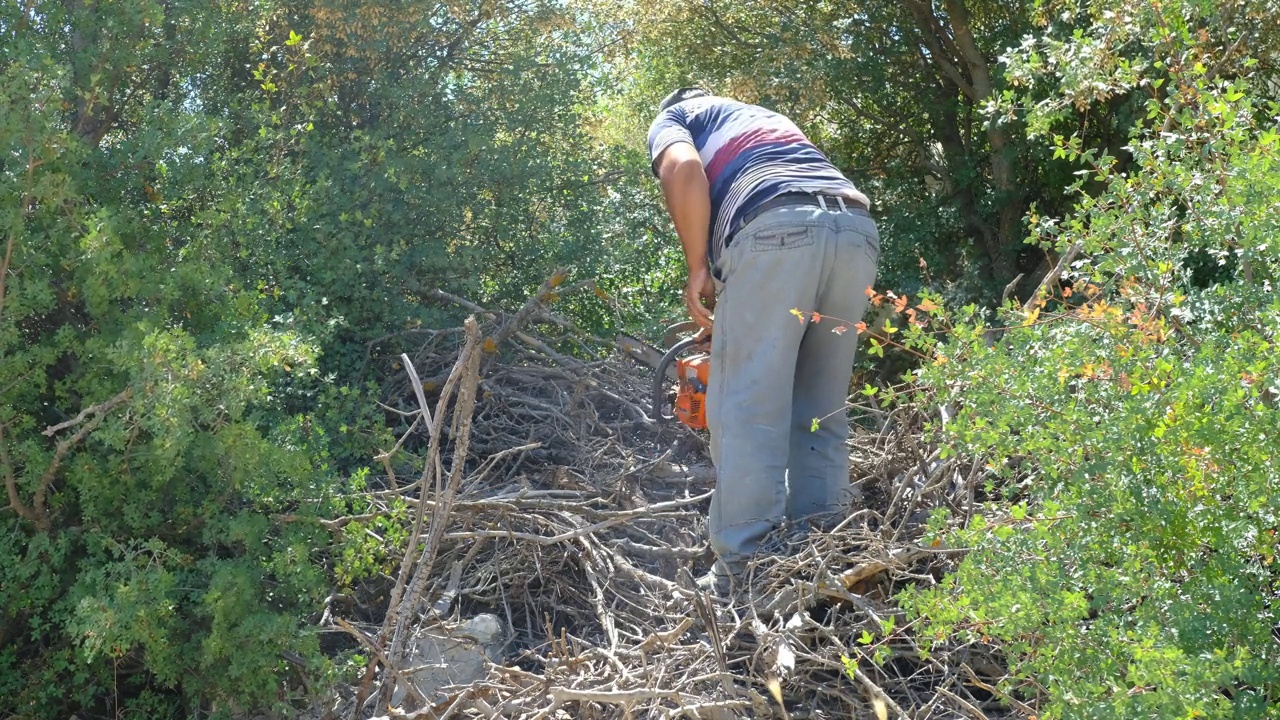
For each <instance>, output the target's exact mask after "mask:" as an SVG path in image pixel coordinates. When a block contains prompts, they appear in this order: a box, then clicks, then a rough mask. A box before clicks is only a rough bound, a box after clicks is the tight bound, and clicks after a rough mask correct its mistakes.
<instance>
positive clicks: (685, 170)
mask: <svg viewBox="0 0 1280 720" xmlns="http://www.w3.org/2000/svg"><path fill="white" fill-rule="evenodd" d="M656 164H657V171H658V180H659V181H660V182H661V184H662V195H663V197H664V198H666V201H667V212H669V213H670V214H671V221H672V222H673V223H674V224H675V226H676V235H678V236H679V237H680V245H681V247H683V248H684V259H685V263H686V264H687V265H688V266H689V281H688V282H687V283H686V284H685V289H684V301H685V305H686V306H688V308H689V316H690V317H692V318H693V321H694V322H696V323H698V326H699V327H701V328H703V329H705V330H709V329H711V310H712V309H714V308H715V302H716V292H715V284H714V283H713V282H712V281H711V267H710V266H709V265H708V264H707V233H708V232H710V225H711V186H710V184H709V183H708V182H707V174H706V171H705V170H703V168H702V159H701V158H700V157H698V150H697V148H695V147H694V146H693V145H691V144H690V143H687V142H677V143H673V144H672V145H670V146H669V147H667V149H666V150H664V151H663V152H662V155H661V156H660V157H659V158H658V160H657V163H656ZM704 303H705V304H704Z"/></svg>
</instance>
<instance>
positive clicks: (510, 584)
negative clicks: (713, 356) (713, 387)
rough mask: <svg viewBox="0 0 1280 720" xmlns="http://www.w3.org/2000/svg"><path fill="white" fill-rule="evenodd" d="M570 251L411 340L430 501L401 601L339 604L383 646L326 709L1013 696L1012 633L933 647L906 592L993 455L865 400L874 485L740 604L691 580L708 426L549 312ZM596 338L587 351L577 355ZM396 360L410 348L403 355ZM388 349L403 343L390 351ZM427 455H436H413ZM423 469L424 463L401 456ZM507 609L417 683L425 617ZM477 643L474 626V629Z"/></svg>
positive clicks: (934, 562)
mask: <svg viewBox="0 0 1280 720" xmlns="http://www.w3.org/2000/svg"><path fill="white" fill-rule="evenodd" d="M561 277H562V276H561V275H560V274H557V276H555V277H553V278H552V280H550V281H548V283H547V284H546V285H544V287H543V288H542V290H541V291H540V292H539V293H538V294H537V295H535V296H534V297H532V298H530V300H529V302H528V303H527V304H526V305H525V307H524V308H522V309H521V310H520V311H518V312H517V313H515V314H500V313H495V312H490V311H488V310H486V309H484V308H481V307H478V306H476V305H474V304H473V303H470V302H468V301H466V300H464V299H462V298H456V297H453V296H449V295H446V294H445V293H440V292H437V293H433V294H432V296H433V297H434V298H435V299H436V300H438V301H441V302H446V303H451V304H453V305H456V306H460V307H461V308H462V309H463V310H465V311H467V312H469V313H471V317H470V318H468V320H467V321H466V323H465V324H464V325H463V326H462V327H460V328H457V329H456V330H451V331H443V332H432V333H430V335H429V338H428V340H427V342H426V343H425V344H424V345H422V346H421V347H420V348H419V349H418V350H417V351H416V352H415V353H413V354H412V355H408V354H406V355H403V356H400V357H399V358H398V359H397V360H396V369H397V372H398V374H399V375H401V376H402V377H403V378H404V379H403V381H402V382H399V383H389V384H388V386H389V387H391V392H390V396H391V398H390V399H389V400H388V407H389V408H390V409H392V410H393V411H394V413H396V414H397V415H398V416H400V417H402V418H403V420H404V423H403V424H404V426H405V428H406V429H405V431H404V432H403V437H402V439H401V441H400V443H399V444H398V445H397V446H396V447H395V448H394V449H392V450H390V451H388V452H387V453H386V454H385V455H384V456H383V457H382V458H381V460H382V464H383V467H384V469H385V471H386V476H385V482H386V487H385V489H383V490H382V491H380V492H378V493H376V494H375V495H376V498H377V502H379V503H381V504H382V505H383V506H384V507H387V508H389V507H390V506H391V504H392V502H393V501H403V502H404V503H406V504H407V505H408V506H409V507H410V508H411V510H413V511H414V512H415V513H416V515H415V516H414V517H413V523H414V525H413V527H412V528H411V529H410V530H411V535H410V536H409V542H408V548H407V550H406V552H405V554H404V561H403V563H402V565H401V568H400V572H399V575H398V577H395V578H390V579H389V581H388V584H390V583H391V582H394V587H393V588H392V589H391V591H390V593H389V595H388V594H387V593H385V592H384V593H383V595H382V600H383V604H382V605H381V607H383V608H385V615H384V616H382V617H362V616H358V615H357V614H355V613H352V614H350V616H349V617H342V616H341V615H342V614H343V613H341V612H338V611H334V612H332V613H326V616H325V620H324V623H325V624H326V626H327V627H328V628H330V629H341V630H343V631H344V632H346V633H347V634H349V635H350V637H351V638H354V639H355V640H357V641H358V642H359V643H360V644H361V645H362V646H363V652H365V654H366V656H367V657H369V658H370V664H369V667H368V672H367V673H366V675H365V677H364V682H363V683H361V684H360V685H359V686H357V687H352V688H350V689H349V691H348V692H346V693H344V695H343V697H342V698H341V699H340V701H338V702H337V703H336V704H335V705H334V706H333V707H331V708H328V709H327V710H326V711H325V713H324V714H325V715H327V716H329V717H335V718H336V717H341V718H352V719H353V720H355V719H358V718H369V717H390V718H418V719H421V720H428V719H435V720H443V719H445V718H455V719H458V718H521V719H523V720H544V719H551V718H576V719H583V720H587V719H592V718H598V719H602V720H603V719H605V718H610V719H612V718H635V719H636V720H641V719H648V718H654V719H658V718H662V719H675V718H705V719H717V720H718V719H721V718H723V719H729V718H770V717H778V718H788V717H789V718H795V719H797V720H799V719H800V718H815V719H816V718H850V717H876V716H879V717H892V718H915V719H919V720H924V719H927V718H954V717H969V718H995V717H1010V716H1019V715H1021V714H1023V713H1024V712H1025V711H1026V710H1027V709H1026V708H1022V709H1021V710H1022V712H1019V708H1018V703H1017V701H1016V700H1012V699H1009V698H1006V697H1004V696H1002V695H1000V693H999V691H998V690H997V689H996V684H997V682H998V681H999V680H1000V678H1001V677H1002V675H1003V674H1004V670H1003V669H1002V667H1001V664H1000V658H999V654H998V652H997V650H996V649H994V648H991V647H987V646H983V645H980V644H960V643H956V644H954V645H951V646H947V647H945V648H943V649H941V650H939V649H934V650H933V652H932V653H925V652H922V651H921V648H920V647H919V646H918V645H917V642H916V640H915V639H914V638H913V633H912V632H911V628H910V627H909V626H908V624H907V623H906V620H905V618H904V617H903V615H902V613H901V612H900V611H899V610H898V609H897V608H896V607H895V603H894V597H895V595H896V593H897V592H898V591H899V590H900V589H901V588H902V587H904V585H905V584H909V583H917V584H926V585H927V584H932V583H935V582H937V581H938V579H940V578H941V577H942V574H943V573H944V572H945V571H946V570H947V569H948V568H950V567H952V566H953V563H954V562H955V561H956V560H957V558H958V555H957V553H955V552H952V551H948V550H946V549H945V548H939V547H928V546H925V547H921V546H920V544H921V537H922V535H923V533H924V523H925V520H926V518H927V516H928V514H929V512H930V511H931V510H932V509H933V508H936V507H944V506H945V507H948V508H950V511H951V517H953V518H957V519H958V520H957V521H959V519H964V518H967V517H968V516H970V515H971V514H972V513H973V512H974V505H975V494H977V495H978V496H979V497H980V495H981V488H980V487H979V486H980V484H981V482H982V472H983V469H982V467H981V464H979V463H975V462H970V461H961V460H957V459H955V458H952V459H949V460H940V459H939V453H938V451H937V449H936V448H934V447H931V446H930V445H929V444H928V443H927V442H926V441H925V439H924V438H923V437H922V435H921V427H922V420H923V415H922V414H921V413H920V412H919V411H918V410H915V409H911V408H900V409H895V410H891V411H887V412H886V411H882V410H879V409H876V408H873V407H864V408H862V417H863V418H864V420H865V423H863V424H862V425H861V426H860V427H858V428H855V435H854V438H853V441H852V443H851V446H852V458H853V473H852V474H853V478H852V480H853V482H854V483H855V484H856V486H857V487H858V488H860V489H861V495H862V502H861V503H860V504H859V505H858V507H856V508H855V510H854V511H853V512H852V513H851V514H850V515H849V516H848V517H847V518H846V519H845V520H844V522H842V523H841V524H840V525H839V526H838V527H837V528H835V529H834V530H832V531H830V532H822V533H817V532H815V533H810V534H809V535H808V536H805V537H797V536H786V535H780V536H779V537H778V538H776V539H774V540H773V541H772V542H771V543H770V550H771V551H772V552H770V553H768V554H763V553H762V555H761V557H760V558H759V559H758V561H757V562H756V563H755V564H754V565H753V567H752V571H751V581H750V583H749V587H747V588H745V590H744V591H743V593H741V594H740V595H739V596H738V597H737V598H736V599H735V600H733V601H732V602H731V603H722V602H719V601H717V600H715V599H714V598H712V597H710V596H708V595H706V594H704V593H701V592H699V591H697V590H696V589H695V586H694V584H693V581H692V578H694V577H697V576H698V575H700V574H701V573H703V572H705V571H706V570H707V569H708V567H709V566H710V562H711V560H712V555H711V552H710V551H709V549H708V548H707V546H706V542H705V537H706V531H705V517H706V511H707V506H708V503H709V499H710V493H711V490H712V487H713V486H714V472H713V470H712V468H711V467H710V464H709V461H708V460H707V459H706V458H707V453H706V451H705V441H704V439H703V438H702V437H700V436H698V435H697V434H696V433H694V432H692V431H690V430H688V429H686V428H684V427H682V426H680V425H678V424H670V425H667V424H658V423H656V422H654V421H653V420H652V419H651V418H650V417H649V414H648V410H649V408H648V405H649V402H648V394H649V388H650V387H651V383H652V377H653V376H652V370H651V369H647V368H643V367H641V366H639V365H637V364H636V363H635V362H634V361H633V360H632V359H630V358H627V357H623V356H622V354H621V353H619V352H617V351H616V349H614V348H613V343H612V342H610V341H606V340H602V339H598V338H592V337H589V336H587V335H584V334H582V333H579V332H577V331H575V330H574V329H573V327H572V326H571V325H570V324H569V323H567V322H565V321H563V320H561V319H558V318H556V317H555V316H554V315H551V314H550V313H549V312H548V311H547V310H546V304H547V302H548V300H550V299H553V298H554V295H555V294H556V293H560V294H563V293H565V292H570V291H572V290H573V289H574V288H562V289H559V290H557V286H558V285H560V283H559V279H560V278H561ZM592 357H595V358H599V359H598V360H594V361H592V360H583V359H580V358H592ZM387 360H391V358H387ZM386 364H387V366H388V367H391V363H390V362H387V363H386ZM409 459H414V460H416V464H415V463H411V462H409ZM409 466H414V467H418V468H423V470H422V472H421V476H420V477H419V478H417V479H416V481H414V482H405V480H404V479H402V478H401V479H398V476H397V471H399V472H400V474H401V475H403V468H404V467H409ZM477 617H487V618H489V619H490V621H492V619H494V618H496V620H497V623H496V625H499V626H501V628H500V632H498V633H495V634H493V637H489V638H486V639H485V642H486V643H487V644H486V645H485V647H483V648H481V649H478V650H476V652H480V653H483V654H484V657H482V658H481V660H480V662H479V663H478V664H477V667H478V668H479V671H478V672H476V673H473V674H472V676H470V677H458V678H457V679H458V680H459V682H458V683H457V684H452V685H451V684H448V682H447V681H446V682H444V683H440V682H436V683H434V685H432V684H427V685H424V684H423V683H421V682H419V679H420V678H422V677H424V672H425V671H426V670H429V669H430V668H428V667H426V666H427V665H431V664H433V663H434V664H436V665H438V666H440V667H438V668H437V670H441V671H443V672H445V673H446V675H447V672H448V671H449V670H450V668H449V666H450V665H451V663H452V666H453V667H454V668H455V669H456V668H457V667H460V666H461V661H459V660H458V659H457V658H456V657H452V658H451V656H450V655H449V653H448V652H444V653H436V656H435V657H431V658H425V657H424V655H423V654H422V653H421V652H419V651H415V650H414V648H415V647H418V648H421V646H422V640H423V638H445V637H450V636H453V635H456V633H457V632H458V628H459V627H461V626H462V625H463V623H464V621H466V620H467V619H474V618H477ZM458 642H461V643H464V644H465V643H466V642H472V641H471V640H470V639H465V638H464V639H463V640H459V641H458Z"/></svg>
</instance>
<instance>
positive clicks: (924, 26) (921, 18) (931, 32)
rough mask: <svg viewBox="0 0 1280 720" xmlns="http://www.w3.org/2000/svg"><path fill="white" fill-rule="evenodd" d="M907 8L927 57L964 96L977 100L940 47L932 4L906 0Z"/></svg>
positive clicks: (938, 32) (975, 93) (917, 0)
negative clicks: (914, 21)
mask: <svg viewBox="0 0 1280 720" xmlns="http://www.w3.org/2000/svg"><path fill="white" fill-rule="evenodd" d="M907 8H908V9H909V10H910V11H911V14H912V16H914V17H915V20H916V28H917V29H918V30H919V31H920V40H921V41H922V42H923V43H924V45H925V48H926V49H927V50H928V51H929V59H930V60H931V61H933V64H934V65H935V66H937V68H938V69H939V70H941V71H942V74H943V76H945V77H946V78H947V79H948V80H950V81H951V82H952V83H954V84H955V86H956V87H958V88H960V92H963V93H964V94H965V97H967V98H969V99H970V100H972V101H974V102H977V101H978V100H979V99H980V98H979V97H978V93H977V91H976V90H975V89H974V87H973V85H971V84H970V83H969V81H968V80H967V79H966V78H965V76H964V75H963V74H962V73H961V72H960V70H959V68H957V67H956V66H955V64H954V63H952V62H951V61H950V60H949V59H948V58H947V55H948V53H947V52H946V49H945V48H943V47H942V42H941V40H940V36H941V34H942V33H941V32H940V31H941V28H939V27H938V24H937V22H936V18H934V15H933V4H932V3H931V2H930V3H927V4H926V3H925V2H922V1H921V0H907Z"/></svg>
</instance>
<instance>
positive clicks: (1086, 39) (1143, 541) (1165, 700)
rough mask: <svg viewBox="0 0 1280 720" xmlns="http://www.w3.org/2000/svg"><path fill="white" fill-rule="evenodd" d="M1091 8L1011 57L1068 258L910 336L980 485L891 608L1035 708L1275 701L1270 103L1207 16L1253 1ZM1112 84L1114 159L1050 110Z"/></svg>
mask: <svg viewBox="0 0 1280 720" xmlns="http://www.w3.org/2000/svg"><path fill="white" fill-rule="evenodd" d="M1110 12H1111V13H1112V14H1111V15H1109V16H1106V19H1104V20H1101V21H1099V23H1098V24H1097V25H1096V26H1094V27H1093V28H1092V30H1091V32H1088V33H1085V32H1077V33H1075V34H1073V35H1067V36H1066V37H1065V38H1061V37H1055V35H1054V33H1053V32H1052V30H1053V28H1050V31H1051V32H1049V33H1047V34H1046V38H1045V39H1043V40H1041V41H1039V42H1036V43H1028V44H1027V45H1026V46H1024V47H1023V48H1022V51H1021V52H1020V53H1018V54H1016V55H1015V57H1013V58H1011V61H1010V62H1011V72H1012V73H1013V74H1015V75H1021V78H1022V79H1023V80H1024V81H1025V82H1028V83H1030V82H1041V83H1042V82H1052V81H1054V79H1055V78H1056V80H1057V81H1058V82H1060V83H1061V87H1060V88H1059V89H1058V95H1057V96H1058V97H1059V98H1060V102H1059V104H1057V105H1055V104H1053V103H1045V104H1043V105H1041V106H1039V107H1037V108H1035V109H1034V110H1033V111H1032V112H1030V113H1029V114H1028V115H1027V116H1026V118H1027V120H1028V126H1029V127H1030V128H1031V130H1032V132H1033V134H1036V133H1047V135H1048V136H1049V137H1051V138H1052V142H1053V146H1054V147H1055V148H1056V153H1057V154H1058V156H1059V157H1061V158H1063V159H1064V160H1066V161H1068V162H1076V163H1080V165H1081V171H1080V172H1079V173H1078V174H1079V176H1080V177H1079V180H1078V182H1077V183H1076V184H1075V186H1074V188H1073V190H1074V191H1075V192H1076V193H1077V197H1078V202H1077V207H1076V210H1075V212H1074V213H1072V214H1070V215H1068V216H1065V217H1062V218H1053V217H1038V216H1036V215H1035V214H1034V213H1033V215H1032V217H1031V221H1032V226H1033V236H1032V238H1031V239H1030V242H1034V243H1038V244H1040V245H1042V246H1044V247H1046V248H1053V249H1056V250H1057V251H1058V252H1065V251H1067V249H1068V248H1070V247H1071V246H1073V245H1075V244H1077V243H1078V244H1080V246H1081V247H1082V248H1083V254H1082V256H1081V257H1082V258H1084V259H1083V260H1078V261H1077V262H1076V263H1074V264H1073V265H1072V266H1071V267H1069V268H1068V272H1067V279H1066V280H1064V281H1063V282H1061V283H1058V284H1055V286H1054V287H1053V288H1052V289H1051V292H1050V295H1049V296H1048V297H1046V304H1045V305H1044V307H1043V309H1041V308H1039V307H1032V308H1029V309H1028V310H1029V311H1028V312H1025V313H1024V312H1021V311H1018V310H1007V311H1006V312H1004V313H1003V314H1002V315H1001V317H1000V319H999V321H998V323H997V324H1000V325H1006V326H1010V327H1011V329H1010V330H1008V331H1007V332H1005V333H1003V334H1002V335H1001V336H1000V340H999V342H997V343H995V344H991V343H989V335H988V334H986V333H984V330H986V329H987V327H988V326H990V325H991V323H989V322H986V321H985V320H984V318H983V317H982V314H981V313H978V312H977V311H975V310H973V309H969V310H967V311H962V312H959V313H956V314H955V315H954V316H952V317H951V318H950V322H951V327H950V332H949V334H948V335H947V336H946V339H945V342H941V343H939V344H937V345H936V346H931V347H932V349H933V350H934V351H935V352H936V353H937V354H938V359H936V360H935V362H934V363H933V364H929V365H927V366H926V367H924V368H923V369H922V371H921V373H920V375H921V378H922V379H923V381H924V382H925V384H926V385H927V386H928V387H929V388H930V390H929V391H930V392H931V393H937V394H938V395H937V397H941V398H944V399H945V400H946V401H947V402H951V403H954V405H955V407H956V408H958V413H957V414H956V416H955V418H954V421H953V422H951V423H950V424H949V425H948V427H947V428H946V431H947V433H948V436H949V437H951V438H952V439H953V440H954V442H955V445H956V447H957V448H958V449H960V450H961V451H963V452H967V453H973V454H975V455H978V456H980V457H984V458H988V459H989V460H990V462H991V468H992V470H993V471H994V472H995V474H996V476H997V477H998V478H1003V479H1004V480H1003V482H998V483H996V484H995V487H993V488H992V489H993V490H996V489H997V488H998V489H999V492H1000V493H1001V494H1002V496H1003V497H1002V499H1001V501H1000V502H992V503H990V504H987V505H985V506H983V507H981V508H979V514H978V515H977V516H976V517H975V518H974V519H973V522H972V523H970V524H969V526H968V527H967V528H965V529H963V530H962V531H960V532H958V533H957V534H956V535H955V536H954V537H953V538H952V542H954V543H956V544H957V545H958V546H962V547H971V548H973V550H972V552H971V553H970V554H968V555H967V556H966V558H965V559H964V561H963V562H962V564H961V565H960V567H959V569H958V570H957V572H955V573H954V574H953V575H951V576H949V577H948V578H947V579H946V580H945V581H944V582H943V583H942V584H941V585H939V586H938V587H936V588H933V589H928V590H921V591H916V590H910V591H908V592H907V593H906V594H905V596H904V598H903V599H904V602H905V603H906V605H907V606H908V607H909V608H911V609H912V611H913V612H914V613H917V614H919V615H922V616H923V617H924V618H925V619H926V620H927V624H926V625H925V626H924V627H925V628H926V629H925V630H924V631H923V632H924V633H925V635H926V636H930V635H933V636H934V637H936V638H939V639H940V638H942V637H945V636H952V637H953V638H955V639H958V640H960V641H964V640H966V639H997V640H999V641H1000V642H1001V643H1002V646H1003V648H1004V650H1005V653H1006V655H1007V657H1008V659H1009V662H1010V664H1011V667H1012V669H1013V674H1012V675H1011V677H1010V678H1009V680H1008V681H1007V682H1006V683H1005V685H1004V687H1003V688H1002V690H1003V691H1004V692H1006V693H1008V694H1009V695H1011V696H1014V697H1021V698H1023V699H1024V700H1033V701H1036V702H1037V703H1038V704H1039V706H1040V708H1041V710H1042V716H1043V717H1046V718H1050V717H1071V718H1113V717H1123V718H1155V717H1158V718H1193V717H1221V718H1227V717H1237V718H1240V717H1280V710H1277V708H1280V644H1277V642H1276V637H1277V633H1278V632H1280V629H1278V628H1280V617H1277V611H1278V610H1280V608H1277V607H1276V601H1277V590H1278V589H1280V586H1278V584H1277V583H1278V581H1280V568H1277V566H1276V564H1275V560H1276V554H1277V540H1276V533H1277V530H1278V529H1280V524H1278V522H1277V521H1278V520H1280V495H1277V493H1276V486H1275V481H1276V478H1277V477H1278V471H1280V467H1277V464H1276V462H1277V460H1276V458H1277V454H1276V452H1275V443H1276V438H1277V437H1280V410H1277V407H1278V405H1280V403H1278V402H1277V401H1280V360H1278V359H1277V358H1278V357H1280V354H1278V353H1277V347H1278V345H1277V344H1278V343H1280V301H1278V300H1277V298H1276V295H1275V284H1276V282H1277V281H1278V280H1280V245H1278V244H1277V238H1280V162H1278V160H1277V151H1278V150H1280V148H1278V143H1280V105H1278V104H1277V103H1275V102H1274V100H1273V98H1272V97H1269V96H1268V93H1274V85H1273V84H1271V82H1273V80H1274V77H1273V76H1271V75H1270V74H1269V71H1266V72H1264V70H1265V68H1264V66H1263V65H1261V64H1260V63H1258V61H1257V60H1256V59H1253V58H1252V57H1251V55H1250V52H1251V51H1253V50H1256V49H1257V48H1256V47H1255V48H1251V47H1250V45H1251V43H1250V42H1249V40H1250V37H1253V36H1252V35H1251V33H1253V32H1254V30H1251V29H1246V28H1244V27H1242V26H1240V25H1235V24H1232V20H1231V18H1232V17H1235V18H1236V19H1237V20H1238V19H1239V17H1243V16H1247V15H1249V14H1251V13H1257V12H1259V8H1257V7H1256V6H1253V5H1250V4H1247V3H1241V4H1238V5H1237V4H1231V5H1227V6H1210V5H1206V4H1203V3H1191V2H1185V3H1179V2H1174V3H1162V4H1161V5H1159V6H1152V5H1137V4H1134V5H1128V4H1126V5H1124V7H1123V8H1120V9H1116V8H1110ZM1233 13H1239V14H1238V15H1233ZM1099 16H1100V17H1102V14H1101V12H1099ZM1224 18H1226V19H1225V20H1224ZM1253 20H1256V21H1257V22H1259V23H1260V27H1264V28H1265V27H1270V28H1274V27H1275V22H1276V20H1277V18H1276V16H1275V12H1274V9H1272V10H1270V11H1269V14H1267V13H1263V14H1262V15H1261V16H1258V15H1255V16H1254V17H1253ZM1240 33H1243V34H1244V37H1239V34H1240ZM1064 34H1065V33H1064ZM1238 37H1239V41H1237V38H1238ZM1260 37H1263V38H1270V37H1271V36H1270V35H1261V36H1260ZM1259 42H1261V41H1259ZM1100 88H1105V91H1103V90H1099V89H1100ZM1129 92H1138V93H1141V94H1143V95H1145V96H1146V97H1147V100H1146V105H1147V110H1148V112H1147V115H1146V119H1145V120H1143V121H1141V122H1138V123H1137V125H1136V126H1135V128H1134V130H1133V132H1132V133H1131V136H1130V139H1129V142H1128V143H1127V144H1126V145H1125V146H1124V148H1123V151H1122V152H1121V153H1119V154H1118V155H1117V154H1112V153H1111V152H1109V151H1108V150H1107V149H1096V148H1087V147H1084V146H1083V144H1082V143H1081V142H1080V140H1079V138H1078V137H1074V136H1072V135H1071V134H1070V131H1065V132H1063V131H1061V130H1060V129H1059V127H1058V125H1057V124H1056V123H1058V121H1059V120H1060V119H1061V118H1062V117H1063V115H1062V114H1061V113H1060V111H1061V110H1062V108H1063V107H1066V106H1070V105H1071V104H1072V103H1074V102H1077V101H1079V98H1080V97H1081V94H1084V95H1086V96H1087V97H1086V99H1085V100H1084V102H1092V101H1095V100H1097V99H1098V98H1099V95H1092V96H1088V93H1100V94H1101V96H1102V99H1104V100H1105V99H1106V96H1107V95H1108V94H1110V95H1117V94H1120V95H1123V94H1125V93H1129ZM913 337H914V341H915V342H916V343H917V344H920V345H929V344H930V341H929V338H928V337H927V336H925V335H924V334H923V332H922V331H921V332H916V333H914V335H913Z"/></svg>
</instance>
